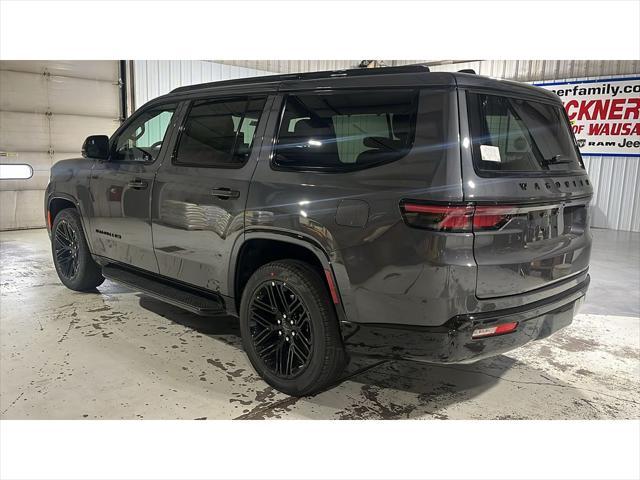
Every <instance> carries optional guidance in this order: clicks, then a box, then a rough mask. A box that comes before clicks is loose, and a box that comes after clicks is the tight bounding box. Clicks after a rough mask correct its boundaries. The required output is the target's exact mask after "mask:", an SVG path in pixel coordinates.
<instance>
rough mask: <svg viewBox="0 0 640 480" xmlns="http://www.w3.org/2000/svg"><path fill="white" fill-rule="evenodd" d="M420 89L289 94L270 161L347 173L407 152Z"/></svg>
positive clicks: (295, 166) (394, 158)
mask: <svg viewBox="0 0 640 480" xmlns="http://www.w3.org/2000/svg"><path fill="white" fill-rule="evenodd" d="M417 106H418V92H417V91H413V90H405V91H371V92H366V93H333V94H320V95H311V94H307V95H289V96H288V97H287V99H286V104H285V107H284V112H283V115H282V121H281V123H280V129H279V132H278V141H277V145H276V151H275V156H274V163H275V164H276V165H278V166H281V167H286V168H292V169H299V170H324V171H345V170H355V169H359V168H365V167H368V166H372V165H378V164H381V163H386V162H391V161H394V160H398V159H399V158H401V157H403V156H405V155H406V154H407V153H408V152H409V150H410V149H411V146H412V145H413V141H414V138H415V126H416V111H417Z"/></svg>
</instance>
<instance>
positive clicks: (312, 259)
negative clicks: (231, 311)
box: [228, 232, 347, 322]
mask: <svg viewBox="0 0 640 480" xmlns="http://www.w3.org/2000/svg"><path fill="white" fill-rule="evenodd" d="M285 258H291V259H297V260H302V261H305V262H306V263H308V264H310V265H311V266H312V267H313V268H314V269H315V270H316V271H317V272H318V273H319V275H320V276H321V278H322V280H323V282H324V284H325V286H326V287H327V291H328V292H329V295H330V296H331V297H333V299H334V301H333V306H334V308H335V311H336V315H337V317H338V321H339V322H342V321H345V320H346V318H347V315H346V313H345V310H344V307H343V301H342V298H343V296H342V295H341V292H340V288H339V286H338V282H337V281H336V276H335V272H334V268H333V264H332V262H331V259H330V257H329V255H328V254H327V252H326V251H325V250H324V249H323V248H322V247H321V246H320V245H318V244H316V242H314V241H313V240H310V239H306V238H304V237H301V236H300V235H299V234H295V235H293V234H287V233H281V232H249V233H246V234H245V236H244V239H243V241H242V242H238V243H237V244H236V245H235V246H234V249H233V253H232V256H231V259H230V265H229V278H228V281H229V283H228V285H229V286H230V290H231V291H230V296H231V297H233V298H234V301H235V306H236V309H237V310H238V311H239V306H240V300H241V297H242V292H243V291H244V286H245V285H246V283H247V281H248V279H249V277H250V276H251V274H252V273H253V272H255V270H256V269H258V268H259V267H261V266H262V265H265V264H267V263H269V262H272V261H275V260H282V259H285ZM329 282H331V283H332V285H330V284H329ZM334 293H335V297H334ZM336 300H337V302H336Z"/></svg>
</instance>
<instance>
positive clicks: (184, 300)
mask: <svg viewBox="0 0 640 480" xmlns="http://www.w3.org/2000/svg"><path fill="white" fill-rule="evenodd" d="M102 275H103V276H104V277H105V278H107V279H109V280H111V281H113V282H116V283H120V284H122V285H125V286H126V287H129V288H131V289H133V290H137V291H139V292H142V293H144V294H145V295H148V296H150V297H153V298H155V299H157V300H161V301H163V302H166V303H170V304H171V305H175V306H176V307H180V308H183V309H184V310H188V311H190V312H193V313H195V314H197V315H203V316H216V315H226V314H227V312H226V309H225V307H224V303H223V302H222V300H221V299H218V298H215V294H212V295H211V296H207V295H206V294H204V293H199V292H197V291H195V290H191V289H188V288H181V287H179V286H177V285H174V284H170V283H168V282H164V281H162V280H161V279H159V278H157V277H154V276H153V275H145V274H143V273H137V272H134V271H132V270H128V269H125V268H121V267H118V266H116V265H113V264H109V265H105V266H104V267H102Z"/></svg>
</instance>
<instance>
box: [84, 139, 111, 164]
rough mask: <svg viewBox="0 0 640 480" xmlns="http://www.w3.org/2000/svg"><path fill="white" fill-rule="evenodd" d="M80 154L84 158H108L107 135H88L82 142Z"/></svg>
mask: <svg viewBox="0 0 640 480" xmlns="http://www.w3.org/2000/svg"><path fill="white" fill-rule="evenodd" d="M82 156H83V157H84V158H97V159H98V160H108V158H109V137H107V136H106V135H90V136H88V137H87V138H86V140H85V141H84V143H83V144H82Z"/></svg>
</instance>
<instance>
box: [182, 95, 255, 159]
mask: <svg viewBox="0 0 640 480" xmlns="http://www.w3.org/2000/svg"><path fill="white" fill-rule="evenodd" d="M265 101H266V99H265V98H254V99H247V98H241V99H233V100H222V101H221V100H203V101H196V102H194V103H193V105H192V106H191V109H190V110H189V113H188V115H187V119H186V121H185V124H184V126H183V128H182V132H181V134H180V138H179V140H178V145H177V147H176V152H175V156H174V163H176V164H181V165H191V166H197V167H240V166H242V165H244V164H245V162H246V161H247V160H248V159H249V155H250V154H251V148H252V146H253V140H254V137H255V132H256V128H257V126H258V120H259V119H260V115H261V114H262V110H263V108H264V104H265Z"/></svg>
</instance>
